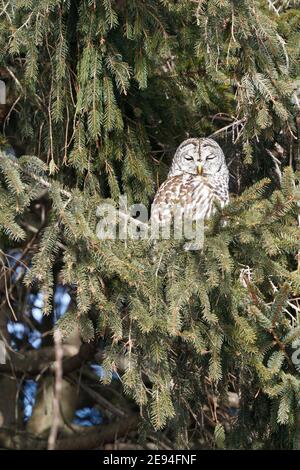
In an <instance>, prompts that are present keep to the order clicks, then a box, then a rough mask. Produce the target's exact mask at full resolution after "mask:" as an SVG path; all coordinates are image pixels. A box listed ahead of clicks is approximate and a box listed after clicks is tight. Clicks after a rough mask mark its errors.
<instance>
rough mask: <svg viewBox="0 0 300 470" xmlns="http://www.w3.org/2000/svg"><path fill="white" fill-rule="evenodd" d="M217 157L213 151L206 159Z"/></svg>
mask: <svg viewBox="0 0 300 470" xmlns="http://www.w3.org/2000/svg"><path fill="white" fill-rule="evenodd" d="M214 158H215V155H214V154H213V153H210V154H209V155H208V156H207V157H206V160H213V159H214Z"/></svg>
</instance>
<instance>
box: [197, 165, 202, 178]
mask: <svg viewBox="0 0 300 470" xmlns="http://www.w3.org/2000/svg"><path fill="white" fill-rule="evenodd" d="M197 173H198V175H200V176H201V175H202V174H203V166H202V164H201V163H199V164H198V166H197Z"/></svg>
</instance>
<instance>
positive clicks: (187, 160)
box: [178, 141, 200, 175]
mask: <svg viewBox="0 0 300 470" xmlns="http://www.w3.org/2000/svg"><path fill="white" fill-rule="evenodd" d="M178 150H179V151H178V159H179V162H178V164H179V165H178V166H179V168H180V170H181V171H182V172H184V173H189V174H192V175H196V174H197V167H198V164H199V163H200V153H199V144H198V142H197V141H196V142H195V141H193V142H186V143H185V145H184V146H182V148H181V149H178Z"/></svg>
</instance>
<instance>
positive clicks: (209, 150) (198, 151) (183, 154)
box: [168, 138, 228, 177]
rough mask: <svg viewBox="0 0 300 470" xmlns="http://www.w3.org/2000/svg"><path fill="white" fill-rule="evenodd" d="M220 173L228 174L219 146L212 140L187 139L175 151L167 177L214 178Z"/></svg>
mask: <svg viewBox="0 0 300 470" xmlns="http://www.w3.org/2000/svg"><path fill="white" fill-rule="evenodd" d="M220 172H221V173H222V174H225V173H226V174H228V170H227V166H226V161H225V156H224V153H223V151H222V149H221V147H220V146H219V144H217V142H215V141H214V140H213V139H205V138H204V139H187V140H185V141H184V142H182V143H181V144H180V145H179V147H178V149H177V150H176V153H175V155H174V158H173V162H172V165H171V168H170V171H169V175H168V176H169V177H170V176H176V175H181V174H183V173H189V174H191V175H197V174H198V175H203V176H207V177H214V176H218V173H220Z"/></svg>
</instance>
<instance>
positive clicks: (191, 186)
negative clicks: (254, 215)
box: [151, 138, 229, 249]
mask: <svg viewBox="0 0 300 470" xmlns="http://www.w3.org/2000/svg"><path fill="white" fill-rule="evenodd" d="M228 181H229V172H228V168H227V165H226V161H225V156H224V153H223V151H222V149H221V147H220V146H219V145H218V144H217V142H215V141H214V140H212V139H209V138H207V139H206V138H203V139H196V138H192V139H187V140H185V141H184V142H182V144H180V146H179V147H178V149H177V150H176V153H175V156H174V158H173V162H172V165H171V168H170V171H169V174H168V177H167V180H166V181H165V182H164V183H163V184H162V185H161V187H160V188H159V190H158V191H157V193H156V195H155V198H154V201H153V204H152V208H151V224H153V223H154V224H156V225H157V226H163V225H165V224H170V222H171V221H172V219H174V217H175V211H176V215H178V214H179V216H181V217H184V218H186V217H187V218H188V219H190V220H192V221H203V220H204V219H207V218H209V217H210V215H211V214H212V212H213V209H214V201H217V202H218V203H219V204H220V205H221V207H223V206H224V205H225V204H227V203H228V200H229V195H228ZM178 211H179V212H178ZM185 248H186V249H198V248H193V246H192V245H190V247H189V246H185Z"/></svg>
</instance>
